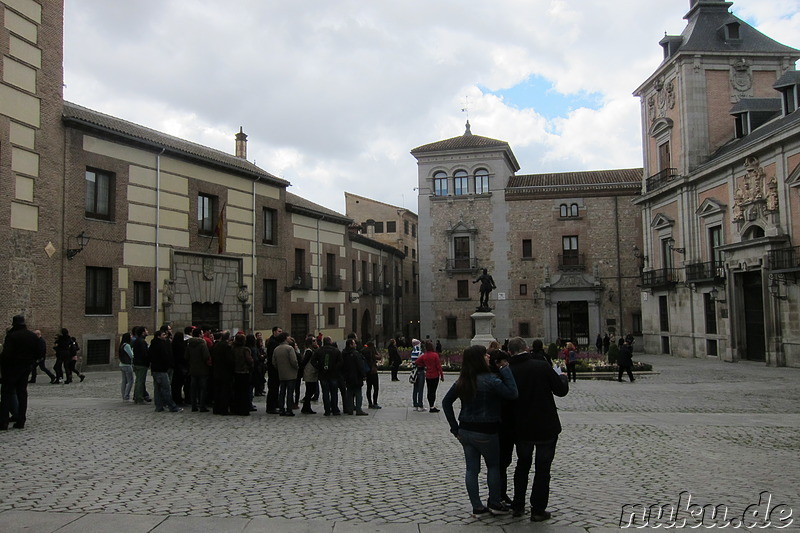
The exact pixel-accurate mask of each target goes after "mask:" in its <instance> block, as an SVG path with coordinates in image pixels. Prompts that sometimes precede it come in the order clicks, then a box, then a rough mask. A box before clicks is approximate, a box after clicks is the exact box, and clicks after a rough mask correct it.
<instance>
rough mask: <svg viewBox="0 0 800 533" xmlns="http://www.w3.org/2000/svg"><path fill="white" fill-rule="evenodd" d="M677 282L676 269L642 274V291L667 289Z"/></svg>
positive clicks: (664, 269)
mask: <svg viewBox="0 0 800 533" xmlns="http://www.w3.org/2000/svg"><path fill="white" fill-rule="evenodd" d="M677 282H678V269H677V268H659V269H657V270H648V271H647V272H642V288H643V289H669V288H672V287H674V286H675V284H676V283H677Z"/></svg>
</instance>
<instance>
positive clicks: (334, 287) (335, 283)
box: [322, 274, 342, 291]
mask: <svg viewBox="0 0 800 533" xmlns="http://www.w3.org/2000/svg"><path fill="white" fill-rule="evenodd" d="M322 290H325V291H341V290H342V277H341V276H340V275H338V274H328V275H326V276H325V277H324V278H323V280H322Z"/></svg>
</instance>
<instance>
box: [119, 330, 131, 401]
mask: <svg viewBox="0 0 800 533" xmlns="http://www.w3.org/2000/svg"><path fill="white" fill-rule="evenodd" d="M118 356H119V369H120V371H121V372H122V384H121V389H122V401H124V402H127V401H129V400H130V399H131V389H132V388H133V348H132V347H131V334H130V333H127V332H125V333H123V334H122V340H121V341H120V343H119V351H118Z"/></svg>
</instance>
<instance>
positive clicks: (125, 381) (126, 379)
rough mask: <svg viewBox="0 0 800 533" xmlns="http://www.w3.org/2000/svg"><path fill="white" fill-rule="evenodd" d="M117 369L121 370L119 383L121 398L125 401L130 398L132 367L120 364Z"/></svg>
mask: <svg viewBox="0 0 800 533" xmlns="http://www.w3.org/2000/svg"><path fill="white" fill-rule="evenodd" d="M119 370H120V372H122V384H121V385H120V389H121V392H122V399H123V400H125V401H126V402H127V401H128V400H130V399H131V389H132V388H133V367H132V366H131V365H125V366H121V365H120V367H119Z"/></svg>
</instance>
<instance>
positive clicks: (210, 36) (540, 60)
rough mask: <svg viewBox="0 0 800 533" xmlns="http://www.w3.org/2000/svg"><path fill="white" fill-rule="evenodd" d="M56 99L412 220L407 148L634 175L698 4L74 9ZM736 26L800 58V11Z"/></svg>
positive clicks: (786, 6) (117, 5)
mask: <svg viewBox="0 0 800 533" xmlns="http://www.w3.org/2000/svg"><path fill="white" fill-rule="evenodd" d="M65 4H66V6H65V20H64V83H65V88H64V98H65V99H66V100H68V101H70V102H74V103H77V104H80V105H83V106H86V107H89V108H92V109H95V110H97V111H101V112H103V113H107V114H110V115H113V116H116V117H119V118H122V119H125V120H129V121H131V122H135V123H137V124H141V125H144V126H147V127H150V128H154V129H157V130H159V131H163V132H165V133H168V134H171V135H175V136H178V137H181V138H183V139H187V140H190V141H193V142H196V143H200V144H203V145H206V146H209V147H212V148H215V149H218V150H222V151H225V152H229V153H231V154H232V153H233V151H234V135H235V133H237V132H238V131H239V128H240V127H242V128H243V130H244V132H245V133H247V135H248V154H247V155H248V159H249V160H250V161H251V162H253V163H255V164H256V165H258V166H259V167H261V168H262V169H264V170H266V171H267V172H270V173H271V174H273V175H276V176H279V177H281V178H284V179H286V180H288V181H290V182H291V186H290V187H289V189H288V190H289V191H290V192H292V193H294V194H296V195H299V196H302V197H303V198H306V199H308V200H311V201H312V202H316V203H318V204H320V205H322V206H325V207H328V208H330V209H334V210H336V211H338V212H341V213H344V192H345V191H347V192H351V193H355V194H358V195H361V196H366V197H369V198H373V199H376V200H379V201H381V202H386V203H389V204H392V205H396V206H400V207H405V208H408V209H411V210H412V211H415V212H416V211H417V196H416V195H417V192H416V191H415V190H414V188H415V187H416V186H417V165H416V159H414V157H413V156H412V155H411V154H410V153H409V152H410V151H411V150H412V149H413V148H415V147H417V146H421V145H423V144H427V143H431V142H436V141H439V140H443V139H448V138H451V137H456V136H459V135H461V134H463V133H464V124H465V122H466V120H467V119H469V122H470V125H471V129H472V133H473V134H475V135H481V136H484V137H490V138H493V139H500V140H503V141H507V142H508V143H509V145H510V146H511V149H512V150H513V151H514V154H515V155H516V158H517V160H518V162H519V164H520V166H521V167H522V169H521V170H520V172H519V173H520V174H535V173H541V172H562V171H564V172H566V171H577V170H600V169H609V168H632V167H641V166H642V154H641V126H640V122H639V118H640V117H639V100H638V98H635V97H634V96H632V92H633V91H634V90H635V89H636V88H637V87H638V86H639V85H640V84H641V83H642V82H643V81H644V80H645V79H646V78H647V77H648V76H649V75H650V74H651V73H652V72H653V71H654V70H655V69H656V68H657V67H658V66H659V64H660V63H661V59H662V52H661V47H660V46H659V45H658V41H659V40H660V39H661V38H662V37H663V36H664V34H665V33H667V34H669V35H679V34H680V33H681V32H682V31H683V29H684V28H685V25H686V21H685V20H684V19H683V16H684V15H685V14H686V13H687V12H688V10H689V0H665V1H657V0H614V1H613V2H611V1H608V0H482V1H479V0H403V1H399V2H398V1H387V0H326V1H322V0H316V1H314V0H306V1H291V0H283V1H281V0H236V1H230V0H65ZM731 10H732V12H733V13H734V14H735V15H736V16H738V17H739V18H741V19H743V20H745V21H746V22H748V23H749V24H751V25H753V26H755V27H756V28H757V29H759V30H760V31H762V32H763V33H765V34H766V35H768V36H770V37H772V38H773V39H775V40H777V41H779V42H781V43H783V44H785V45H788V46H792V47H795V48H800V0H738V1H736V2H734V4H733V6H732V8H731Z"/></svg>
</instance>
